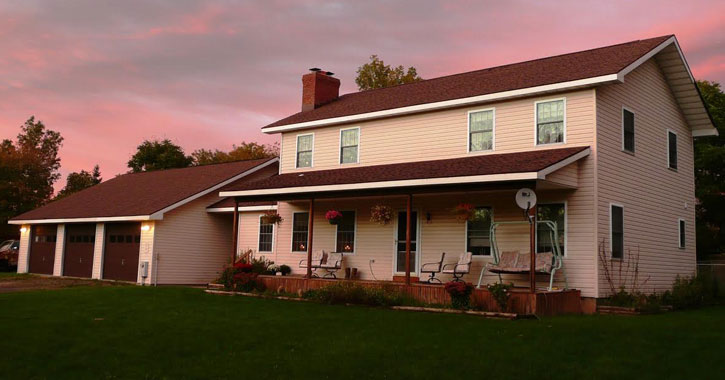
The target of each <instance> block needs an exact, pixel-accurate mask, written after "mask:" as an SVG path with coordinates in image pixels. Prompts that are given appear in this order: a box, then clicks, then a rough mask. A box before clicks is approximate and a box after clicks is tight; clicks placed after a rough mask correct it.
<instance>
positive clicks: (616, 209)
mask: <svg viewBox="0 0 725 380" xmlns="http://www.w3.org/2000/svg"><path fill="white" fill-rule="evenodd" d="M609 218H610V222H609V223H610V226H609V230H610V233H611V236H610V239H609V240H610V241H611V249H612V258H613V259H621V258H622V256H624V208H623V207H622V206H617V205H611V206H610V210H609Z"/></svg>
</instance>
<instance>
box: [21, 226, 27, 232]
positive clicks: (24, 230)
mask: <svg viewBox="0 0 725 380" xmlns="http://www.w3.org/2000/svg"><path fill="white" fill-rule="evenodd" d="M20 232H21V233H26V232H28V228H27V227H20Z"/></svg>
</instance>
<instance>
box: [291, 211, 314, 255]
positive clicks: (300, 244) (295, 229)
mask: <svg viewBox="0 0 725 380" xmlns="http://www.w3.org/2000/svg"><path fill="white" fill-rule="evenodd" d="M309 219H310V214H309V213H308V212H296V213H294V215H293V216H292V252H307V231H308V227H309V221H310V220H309Z"/></svg>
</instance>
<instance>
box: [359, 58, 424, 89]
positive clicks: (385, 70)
mask: <svg viewBox="0 0 725 380" xmlns="http://www.w3.org/2000/svg"><path fill="white" fill-rule="evenodd" d="M420 80H422V78H421V77H420V76H418V72H417V71H416V69H415V67H413V66H411V67H409V68H408V70H407V71H406V70H405V68H404V67H403V66H398V67H390V65H386V64H385V62H383V60H382V59H380V58H378V56H377V55H375V54H373V55H371V56H370V62H369V63H366V64H364V65H362V66H360V67H358V68H357V77H356V78H355V83H357V87H358V89H360V91H365V90H372V89H375V88H383V87H390V86H395V85H399V84H404V83H412V82H417V81H420Z"/></svg>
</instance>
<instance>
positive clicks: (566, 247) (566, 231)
mask: <svg viewBox="0 0 725 380" xmlns="http://www.w3.org/2000/svg"><path fill="white" fill-rule="evenodd" d="M561 203H563V204H564V252H562V255H563V257H567V251H568V250H569V201H568V200H566V199H564V200H561V201H546V202H541V203H539V204H538V205H555V204H561ZM537 207H538V206H537ZM537 213H538V211H537ZM537 220H538V219H537ZM536 231H538V229H534V232H536ZM535 243H537V246H538V240H536V241H535Z"/></svg>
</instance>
